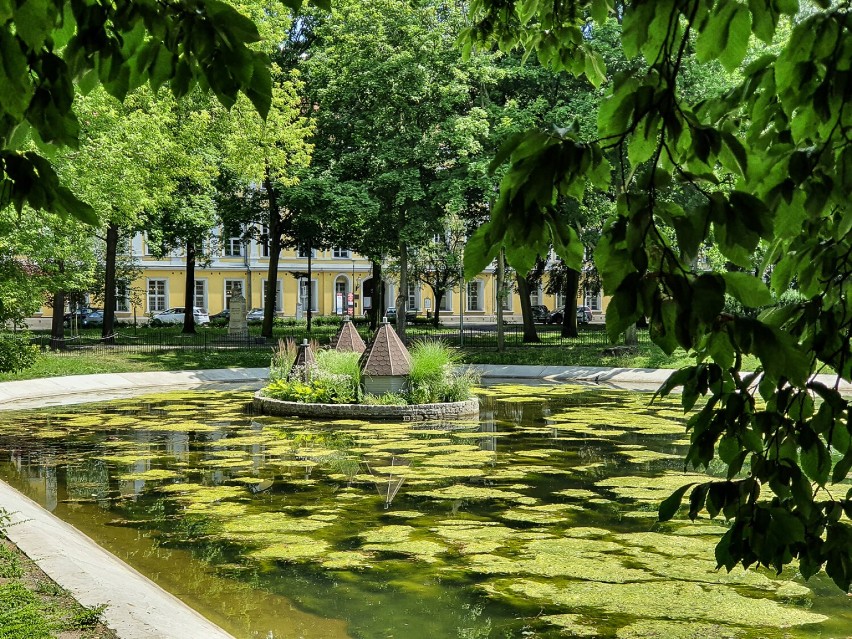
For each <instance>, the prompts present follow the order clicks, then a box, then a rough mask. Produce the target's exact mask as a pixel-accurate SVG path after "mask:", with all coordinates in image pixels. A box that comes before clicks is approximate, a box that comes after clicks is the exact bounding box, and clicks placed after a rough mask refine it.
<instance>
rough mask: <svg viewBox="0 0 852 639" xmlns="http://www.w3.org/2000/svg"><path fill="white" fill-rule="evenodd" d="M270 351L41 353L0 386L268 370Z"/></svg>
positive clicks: (1, 376) (0, 375)
mask: <svg viewBox="0 0 852 639" xmlns="http://www.w3.org/2000/svg"><path fill="white" fill-rule="evenodd" d="M271 353H272V351H271V349H269V350H266V349H259V350H220V351H214V350H207V351H192V350H186V351H181V350H171V351H161V352H156V353H132V352H120V353H72V354H68V355H54V354H53V353H43V354H42V355H41V357H39V358H38V360H37V361H36V363H35V366H33V367H32V368H28V369H26V370H24V371H19V372H17V373H0V382H7V381H11V380H16V379H36V378H39V377H57V376H60V375H89V374H92V373H130V372H134V373H135V372H140V371H179V370H193V369H203V368H242V367H246V368H254V367H259V366H269V357H270V355H271Z"/></svg>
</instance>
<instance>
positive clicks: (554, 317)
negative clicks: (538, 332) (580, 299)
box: [547, 306, 592, 324]
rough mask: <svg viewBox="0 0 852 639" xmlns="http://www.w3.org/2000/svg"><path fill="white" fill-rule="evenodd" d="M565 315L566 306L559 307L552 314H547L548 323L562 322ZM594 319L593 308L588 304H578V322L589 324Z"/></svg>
mask: <svg viewBox="0 0 852 639" xmlns="http://www.w3.org/2000/svg"><path fill="white" fill-rule="evenodd" d="M564 316H565V307H564V306H563V307H562V308H557V309H556V310H555V311H553V312H552V313H551V314H550V315H548V316H547V323H548V324H561V323H562V318H563V317H564ZM591 321H592V309H591V308H589V307H588V306H578V307H577V323H578V324H588V323H589V322H591Z"/></svg>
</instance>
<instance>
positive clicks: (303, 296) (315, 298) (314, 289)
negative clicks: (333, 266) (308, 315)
mask: <svg viewBox="0 0 852 639" xmlns="http://www.w3.org/2000/svg"><path fill="white" fill-rule="evenodd" d="M307 283H308V278H306V277H300V278H299V303H300V304H301V305H302V310H303V311H307V310H308V309H307V301H308V299H307V298H308V296H307V293H306V291H307V286H306V285H307ZM311 312H312V313H318V312H319V285H318V283H317V280H316V279H311Z"/></svg>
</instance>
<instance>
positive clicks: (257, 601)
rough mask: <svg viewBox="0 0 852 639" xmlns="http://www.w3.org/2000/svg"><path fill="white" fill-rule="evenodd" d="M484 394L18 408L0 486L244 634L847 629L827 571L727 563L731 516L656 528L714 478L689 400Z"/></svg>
mask: <svg viewBox="0 0 852 639" xmlns="http://www.w3.org/2000/svg"><path fill="white" fill-rule="evenodd" d="M480 397H481V398H482V409H483V410H482V412H481V415H480V419H479V420H478V421H475V422H468V423H454V424H425V425H424V424H416V423H402V424H399V423H367V422H362V421H355V420H336V421H325V422H311V421H305V420H300V419H285V418H271V417H258V416H252V415H251V414H250V412H249V410H248V406H249V403H250V400H251V393H249V392H231V393H223V392H209V391H207V392H202V391H198V392H181V393H168V394H160V395H148V396H144V397H137V398H134V399H129V400H120V401H114V402H109V403H101V404H90V405H86V406H75V407H64V408H61V409H52V410H46V411H26V412H15V413H0V449H2V451H3V454H2V463H0V477H2V478H3V479H5V480H6V481H8V482H9V483H11V484H12V485H14V486H15V487H17V488H18V489H19V490H21V491H22V492H24V493H25V494H27V495H28V496H30V497H31V498H33V499H35V500H36V501H38V502H39V503H41V504H42V505H43V506H45V507H46V508H48V509H49V510H51V511H52V512H53V513H54V514H56V515H57V516H59V517H61V518H63V519H65V520H67V521H69V522H70V523H72V524H73V525H74V526H76V527H77V528H79V529H80V530H82V531H83V532H85V533H86V534H88V535H89V536H91V537H92V538H94V539H95V540H96V541H97V542H98V543H100V544H101V545H103V546H104V547H106V548H108V549H109V550H111V551H112V552H113V553H115V554H116V555H118V556H120V557H122V558H123V559H124V560H125V561H127V562H128V563H130V564H131V565H133V566H134V567H136V568H137V569H138V570H140V571H141V572H143V573H144V574H146V575H147V576H149V577H150V578H152V579H153V580H154V581H156V582H158V583H160V584H161V585H163V586H164V587H165V588H166V589H168V590H170V591H171V592H173V593H175V594H176V595H178V596H179V597H180V598H182V599H183V600H184V601H186V602H187V603H189V604H190V605H191V606H193V607H194V608H196V609H197V610H199V611H200V612H201V613H202V614H204V615H206V616H207V617H209V618H210V619H212V620H213V621H215V622H216V623H218V624H220V625H221V626H222V627H224V628H225V629H226V630H228V631H230V632H231V633H233V634H234V635H235V636H236V637H238V638H240V639H242V638H248V637H252V638H254V637H257V638H260V639H281V638H290V637H293V638H295V637H305V638H319V637H323V638H327V639H335V638H344V637H351V638H363V639H377V638H391V637H400V638H403V637H404V638H406V639H426V638H428V639H438V638H455V637H460V638H466V639H473V638H485V637H489V638H510V637H512V638H514V637H517V638H521V637H524V638H529V637H541V638H550V637H565V636H581V637H614V638H618V639H634V638H637V639H638V638H645V637H649V638H650V637H660V638H666V639H681V638H682V639H686V638H689V639H704V638H706V639H711V638H712V639H719V638H735V637H736V638H739V637H742V638H746V639H748V638H758V637H760V638H779V639H780V638H782V637H784V638H805V637H808V638H810V637H820V638H830V637H836V638H840V637H847V636H848V634H849V629H850V628H852V607H850V599H848V598H847V597H846V596H845V595H844V594H843V593H841V592H840V591H839V590H838V589H837V588H836V587H835V586H834V585H833V584H832V583H831V582H830V581H829V580H827V579H826V578H825V577H824V576H823V575H819V576H817V577H816V578H814V579H811V580H810V581H809V582H804V581H802V580H801V579H800V578H798V577H797V575H796V573H795V571H794V570H793V569H788V570H787V571H785V572H784V573H783V574H781V575H775V574H774V573H773V572H769V571H762V570H749V571H744V570H740V569H737V570H734V571H733V572H731V573H727V572H725V571H724V570H722V571H716V570H715V560H714V558H713V547H714V545H715V542H716V540H717V539H718V538H719V536H720V535H721V534H722V533H723V532H724V531H725V528H724V522H723V521H721V520H712V521H711V520H708V519H707V518H706V516H705V517H704V518H703V519H699V520H698V521H697V522H696V523H692V522H690V521H689V520H688V519H686V518H685V517H684V516H683V513H681V515H680V517H679V518H676V519H675V520H674V521H672V522H669V523H667V524H659V523H658V522H657V521H656V508H657V506H658V504H659V502H660V501H661V500H662V499H664V498H665V497H667V496H668V495H669V494H670V493H671V492H672V491H673V490H674V489H675V488H677V487H679V486H681V485H683V484H684V483H688V482H689V481H691V480H692V478H693V477H694V476H693V475H690V474H685V473H683V472H682V471H683V466H682V461H681V460H682V459H683V455H684V452H685V447H686V444H687V440H686V439H685V435H684V420H683V418H682V415H681V413H680V411H679V409H678V406H677V404H676V403H675V402H673V401H664V402H655V403H654V404H653V405H649V400H650V395H648V394H639V393H630V392H626V391H619V390H613V389H606V388H601V387H597V386H595V387H593V386H572V385H546V384H543V385H534V386H515V385H508V384H498V385H494V386H488V387H486V388H483V389H481V391H480ZM712 470H713V469H712V468H711V471H712ZM702 477H703V476H702Z"/></svg>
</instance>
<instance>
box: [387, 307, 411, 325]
mask: <svg viewBox="0 0 852 639" xmlns="http://www.w3.org/2000/svg"><path fill="white" fill-rule="evenodd" d="M385 317H387V318H388V321H389V322H396V308H395V307H393V306H389V307H388V309H387V311H385ZM415 317H417V311H416V310H413V309H409V310H407V311H405V319H406V320H408V321H409V322H410V321H411V320H413V319H414V318H415Z"/></svg>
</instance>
